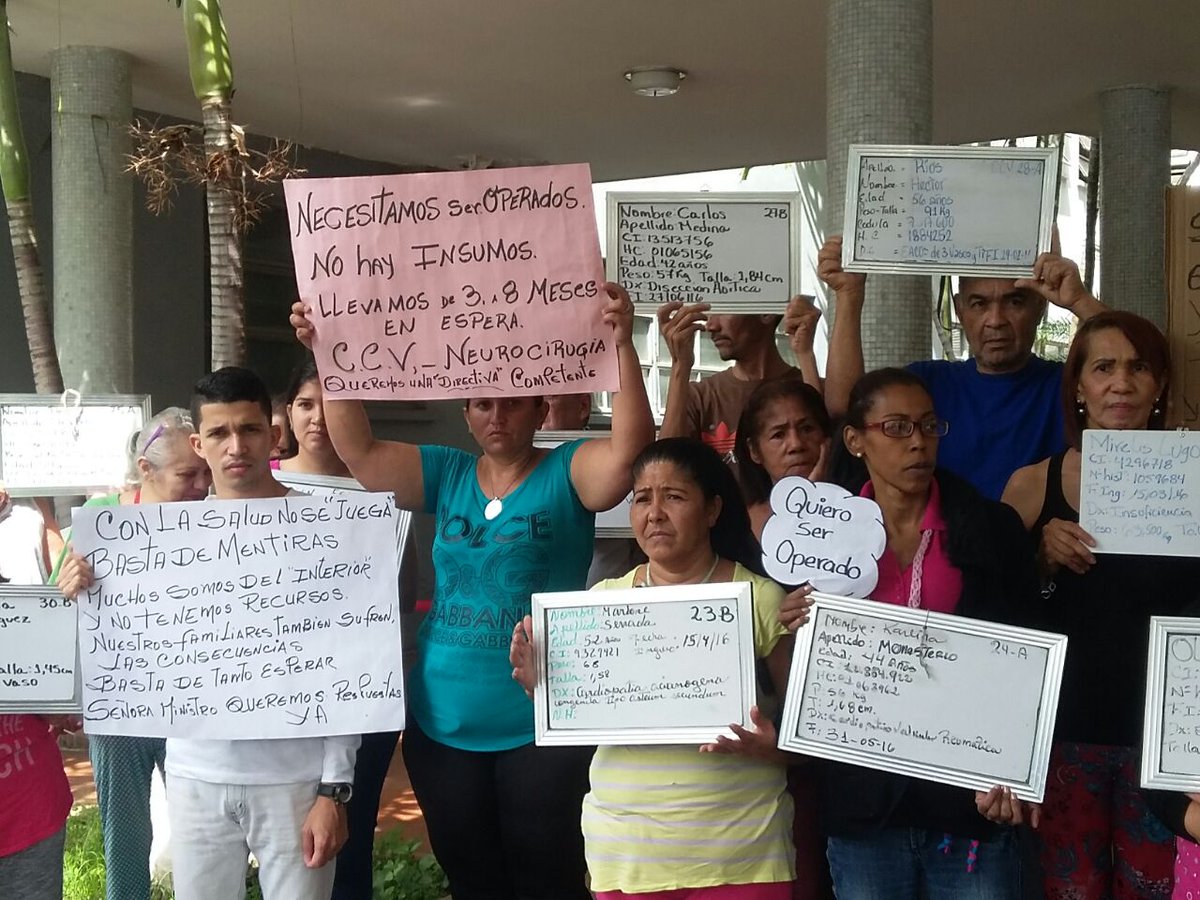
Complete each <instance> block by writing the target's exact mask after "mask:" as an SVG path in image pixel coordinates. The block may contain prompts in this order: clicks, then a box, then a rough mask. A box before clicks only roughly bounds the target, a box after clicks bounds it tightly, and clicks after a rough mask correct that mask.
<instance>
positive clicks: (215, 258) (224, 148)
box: [176, 0, 246, 369]
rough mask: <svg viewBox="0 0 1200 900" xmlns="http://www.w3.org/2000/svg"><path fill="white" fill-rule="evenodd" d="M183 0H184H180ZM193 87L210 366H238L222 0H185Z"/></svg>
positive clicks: (236, 254) (237, 271) (237, 251)
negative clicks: (203, 197) (202, 162)
mask: <svg viewBox="0 0 1200 900" xmlns="http://www.w3.org/2000/svg"><path fill="white" fill-rule="evenodd" d="M176 2H177V3H178V2H180V0H176ZM181 8H182V9H183V27H184V33H185V36H186V38H187V48H188V69H189V71H190V73H191V76H192V90H193V91H194V92H195V94H196V99H197V100H199V101H200V107H201V109H202V111H203V114H204V150H205V154H206V155H207V157H208V161H209V166H208V172H209V178H208V185H207V191H206V194H207V198H208V265H209V284H210V286H211V291H210V293H211V304H212V314H211V317H212V367H213V369H219V368H221V367H222V366H240V365H242V364H243V362H244V361H245V358H246V321H245V299H244V288H243V276H242V243H241V236H240V234H239V233H238V230H237V224H236V222H235V215H236V210H237V197H236V195H235V193H234V191H233V190H231V189H230V186H229V185H228V184H227V183H226V181H225V179H226V178H227V176H228V173H229V171H230V170H229V167H227V166H225V165H224V164H223V163H224V159H225V157H227V156H228V154H229V153H230V152H231V150H232V148H233V130H232V125H233V116H232V112H231V109H230V98H231V97H232V96H233V61H232V56H231V54H230V51H229V35H228V34H227V33H226V31H225V21H224V19H222V18H221V0H186V2H182V3H181Z"/></svg>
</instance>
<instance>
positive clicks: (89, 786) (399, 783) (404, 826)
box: [63, 748, 429, 851]
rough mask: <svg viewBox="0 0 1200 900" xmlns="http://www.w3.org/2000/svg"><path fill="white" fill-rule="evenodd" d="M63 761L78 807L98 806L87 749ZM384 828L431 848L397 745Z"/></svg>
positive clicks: (386, 789)
mask: <svg viewBox="0 0 1200 900" xmlns="http://www.w3.org/2000/svg"><path fill="white" fill-rule="evenodd" d="M63 762H64V763H65V766H66V770H67V777H68V778H69V779H70V781H71V790H72V792H73V793H74V794H75V805H76V806H94V805H95V803H96V786H95V784H94V783H93V782H92V766H91V763H90V762H88V756H87V751H86V750H64V751H63ZM378 828H379V830H380V831H391V830H393V829H399V830H400V832H401V834H403V835H404V836H405V837H406V838H411V839H415V840H420V841H421V844H422V846H423V847H424V848H425V850H426V851H428V849H429V836H428V834H427V833H426V831H425V820H424V819H423V818H422V817H421V808H420V807H419V806H417V799H416V797H414V796H413V792H412V786H411V785H410V784H409V783H408V773H407V772H405V771H404V762H403V760H402V759H401V756H400V750H399V748H397V750H396V755H395V757H394V758H393V759H392V766H391V768H390V769H389V770H388V774H387V780H386V781H384V784H383V796H382V798H381V799H380V802H379V826H378Z"/></svg>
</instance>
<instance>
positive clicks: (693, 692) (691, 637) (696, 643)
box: [533, 583, 755, 746]
mask: <svg viewBox="0 0 1200 900" xmlns="http://www.w3.org/2000/svg"><path fill="white" fill-rule="evenodd" d="M750 593H751V592H750V585H748V584H745V583H736V584H697V585H679V586H671V587H652V588H630V589H626V590H615V591H568V592H562V593H547V594H534V595H533V649H534V656H535V658H536V660H537V669H538V673H537V676H538V677H537V688H536V690H535V692H534V722H535V735H536V740H537V743H538V744H569V745H582V746H588V745H598V744H628V745H635V744H687V743H696V744H700V743H707V742H709V741H712V740H714V739H715V738H716V737H717V735H719V734H727V733H728V728H729V726H730V725H731V724H734V723H737V724H744V725H746V726H747V727H753V726H752V725H751V723H750V707H751V706H752V705H753V703H754V696H755V695H754V659H755V656H754V633H753V622H752V619H751V617H752V609H751V599H750Z"/></svg>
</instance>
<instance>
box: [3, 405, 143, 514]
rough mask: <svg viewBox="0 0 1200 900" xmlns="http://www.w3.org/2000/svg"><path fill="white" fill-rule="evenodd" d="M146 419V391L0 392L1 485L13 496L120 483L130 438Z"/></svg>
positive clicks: (76, 491)
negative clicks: (80, 393)
mask: <svg viewBox="0 0 1200 900" xmlns="http://www.w3.org/2000/svg"><path fill="white" fill-rule="evenodd" d="M149 418H150V397H149V395H147V394H95V395H92V396H84V397H76V398H74V399H67V398H66V395H63V396H61V397H60V396H46V395H43V394H0V484H3V485H5V488H6V490H7V491H8V492H9V493H10V494H12V495H13V496H14V497H58V496H73V495H76V494H87V493H91V492H93V491H108V490H113V489H115V488H120V487H122V486H123V485H124V484H125V481H126V478H127V475H128V472H127V469H128V465H129V462H128V455H129V442H130V439H131V438H132V437H133V434H134V432H136V431H138V430H139V429H140V428H141V427H142V425H143V423H145V421H146V420H147V419H149Z"/></svg>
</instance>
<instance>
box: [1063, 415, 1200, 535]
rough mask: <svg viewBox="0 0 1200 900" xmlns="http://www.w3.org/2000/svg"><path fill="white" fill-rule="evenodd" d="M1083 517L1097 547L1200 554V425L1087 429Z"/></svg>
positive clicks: (1081, 481) (1081, 520) (1082, 480)
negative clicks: (1185, 428) (1192, 427)
mask: <svg viewBox="0 0 1200 900" xmlns="http://www.w3.org/2000/svg"><path fill="white" fill-rule="evenodd" d="M1082 453H1083V463H1082V467H1081V471H1080V476H1079V525H1080V527H1081V528H1083V530H1084V531H1086V532H1087V533H1088V534H1090V535H1091V536H1092V537H1093V538H1095V539H1096V546H1095V547H1094V548H1093V550H1094V551H1095V552H1096V553H1130V554H1136V555H1142V556H1200V432H1197V431H1105V430H1088V431H1085V432H1084V433H1083V445H1082Z"/></svg>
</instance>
